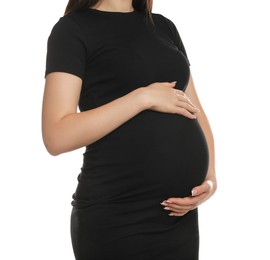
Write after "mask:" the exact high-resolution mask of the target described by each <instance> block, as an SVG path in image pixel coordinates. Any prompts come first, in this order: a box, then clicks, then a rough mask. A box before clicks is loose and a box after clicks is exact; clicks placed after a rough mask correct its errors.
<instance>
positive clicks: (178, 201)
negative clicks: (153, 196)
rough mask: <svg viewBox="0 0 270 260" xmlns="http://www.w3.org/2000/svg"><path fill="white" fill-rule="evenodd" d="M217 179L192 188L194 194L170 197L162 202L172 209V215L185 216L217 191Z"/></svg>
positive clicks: (167, 208) (166, 208)
mask: <svg viewBox="0 0 270 260" xmlns="http://www.w3.org/2000/svg"><path fill="white" fill-rule="evenodd" d="M216 186H217V185H216V181H212V180H206V181H204V182H203V183H202V184H201V185H200V186H197V187H195V188H193V189H192V195H191V196H189V197H185V198H169V199H167V200H165V201H163V202H162V203H161V205H163V206H165V207H164V209H165V210H168V211H171V212H170V214H169V215H170V216H176V217H177V216H178V217H180V216H184V215H185V214H186V213H188V212H189V211H190V210H193V209H195V208H197V207H198V206H199V205H201V204H202V203H203V202H205V201H206V200H208V199H209V198H210V197H211V196H212V195H213V194H214V193H215V191H216Z"/></svg>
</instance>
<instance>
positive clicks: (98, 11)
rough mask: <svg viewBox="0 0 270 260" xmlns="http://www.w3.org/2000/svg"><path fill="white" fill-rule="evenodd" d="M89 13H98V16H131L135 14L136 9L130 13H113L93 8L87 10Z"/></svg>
mask: <svg viewBox="0 0 270 260" xmlns="http://www.w3.org/2000/svg"><path fill="white" fill-rule="evenodd" d="M87 9H88V10H89V11H92V12H95V13H100V14H113V15H114V14H115V15H131V14H135V13H136V12H137V10H136V9H134V10H133V11H131V12H114V11H104V10H98V9H94V8H90V7H89V8H87Z"/></svg>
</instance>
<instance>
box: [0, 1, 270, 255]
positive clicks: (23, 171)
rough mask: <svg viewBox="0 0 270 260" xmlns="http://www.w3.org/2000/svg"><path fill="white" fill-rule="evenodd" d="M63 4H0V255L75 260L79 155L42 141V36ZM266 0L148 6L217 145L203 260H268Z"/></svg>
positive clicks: (203, 218)
mask: <svg viewBox="0 0 270 260" xmlns="http://www.w3.org/2000/svg"><path fill="white" fill-rule="evenodd" d="M66 4H67V0H58V1H55V0H47V1H41V2H37V1H33V0H29V1H4V2H3V3H2V4H1V16H0V26H1V48H0V55H1V56H0V57H1V58H0V63H1V64H0V65H1V77H0V84H1V95H0V101H1V102H0V106H1V107H0V111H1V119H0V120H1V135H0V142H1V147H0V149H1V164H0V167H1V180H0V198H1V213H0V218H1V220H0V225H1V226H0V238H1V242H0V245H1V250H0V258H1V259H5V260H10V259H28V260H37V259H38V260H48V259H50V260H54V259H55V260H59V259H65V260H72V259H74V257H73V251H72V247H71V240H70V233H69V223H70V212H71V205H70V202H71V195H72V194H73V192H74V191H75V188H76V185H77V179H76V178H77V175H78V174H79V172H80V167H81V163H82V152H83V149H80V150H77V151H74V152H71V153H66V154H63V155H60V156H57V157H52V156H50V155H49V154H48V153H47V152H46V150H45V148H44V146H43V143H42V137H41V124H40V123H41V102H42V95H43V88H44V77H43V76H44V71H45V55H46V43H47V37H48V35H49V33H50V30H51V28H52V26H53V25H54V24H55V23H56V22H57V21H58V19H59V18H60V16H62V15H63V12H64V8H65V6H66ZM267 4H268V1H267V0H265V1H264V0H257V1H250V0H237V1H236V0H227V1H216V0H205V1H197V0H194V1H182V0H174V1H173V0H168V1H162V0H155V1H154V8H153V12H155V13H161V14H163V15H165V16H166V17H168V18H170V19H171V20H172V21H173V22H174V23H175V24H176V26H177V28H178V30H179V32H180V35H181V37H182V39H183V42H184V44H185V46H186V50H187V53H188V56H189V60H190V62H191V69H192V74H193V77H194V80H195V85H196V88H197V91H198V94H199V97H200V99H201V102H202V104H203V106H204V108H205V110H206V113H207V115H208V117H209V120H210V123H211V126H212V130H213V132H214V135H215V141H216V156H217V159H216V161H217V177H218V182H219V187H218V191H217V193H216V195H215V196H214V197H213V198H212V199H211V200H209V201H208V202H207V203H205V204H204V205H202V206H201V207H200V232H201V244H200V245H201V250H200V259H201V260H217V259H219V260H228V259H270V253H269V248H268V247H269V233H270V228H269V219H270V214H269V209H268V208H269V202H268V201H269V191H268V189H269V184H268V179H269V178H268V176H269V174H270V167H269V160H270V158H269V154H270V153H269V147H270V140H269V132H270V128H269V122H268V120H269V102H268V100H269V95H268V93H269V87H270V84H269V83H270V80H269V60H270V51H269V46H270V38H269V24H270V18H269V17H270V16H269V13H268V8H267Z"/></svg>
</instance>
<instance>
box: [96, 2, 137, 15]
mask: <svg viewBox="0 0 270 260" xmlns="http://www.w3.org/2000/svg"><path fill="white" fill-rule="evenodd" d="M91 8H94V9H97V10H101V11H108V12H123V13H126V12H132V11H134V8H133V6H132V0H101V1H100V2H99V3H98V4H97V5H95V6H93V7H91Z"/></svg>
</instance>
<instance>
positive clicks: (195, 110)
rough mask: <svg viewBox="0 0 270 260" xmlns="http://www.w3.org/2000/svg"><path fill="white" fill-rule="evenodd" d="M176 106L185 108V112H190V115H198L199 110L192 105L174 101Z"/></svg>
mask: <svg viewBox="0 0 270 260" xmlns="http://www.w3.org/2000/svg"><path fill="white" fill-rule="evenodd" d="M176 105H177V106H179V107H182V108H185V109H186V110H187V111H189V112H191V113H198V112H199V111H200V110H199V109H198V108H196V107H194V106H192V105H190V104H189V103H186V102H183V101H179V100H177V101H176Z"/></svg>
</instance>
